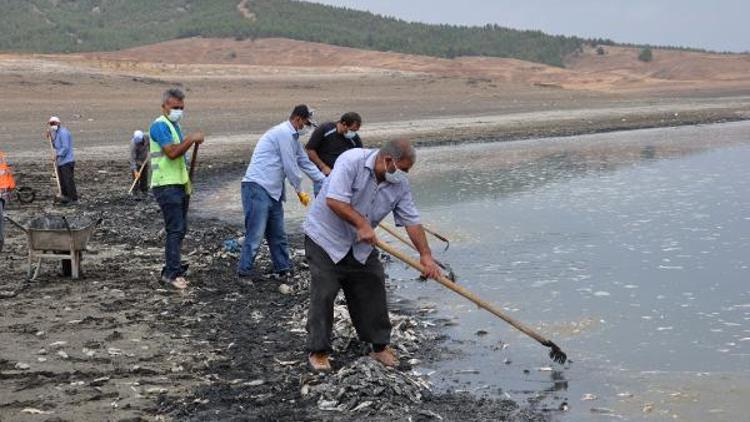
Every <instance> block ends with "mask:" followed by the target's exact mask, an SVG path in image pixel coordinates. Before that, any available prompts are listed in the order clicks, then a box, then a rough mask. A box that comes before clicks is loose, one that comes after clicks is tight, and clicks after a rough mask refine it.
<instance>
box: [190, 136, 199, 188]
mask: <svg viewBox="0 0 750 422" xmlns="http://www.w3.org/2000/svg"><path fill="white" fill-rule="evenodd" d="M199 146H201V145H200V144H195V146H193V156H192V157H191V158H190V182H191V183H192V182H193V176H194V175H195V165H196V163H197V162H198V147H199Z"/></svg>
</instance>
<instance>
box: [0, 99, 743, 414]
mask: <svg viewBox="0 0 750 422" xmlns="http://www.w3.org/2000/svg"><path fill="white" fill-rule="evenodd" d="M675 117H678V116H675ZM730 118H731V116H727V115H721V116H718V117H717V116H707V115H705V114H704V115H699V116H693V117H691V116H682V119H684V120H681V122H684V123H709V122H715V121H728V120H729V119H730ZM737 120H742V119H740V118H738V119H737ZM621 123H623V124H624V123H627V122H621ZM671 123H672V125H675V124H677V122H671ZM628 124H633V125H637V126H638V127H641V126H644V121H633V122H631V123H628ZM587 128H589V129H592V130H595V131H597V132H602V131H611V130H617V129H620V128H622V126H616V125H615V124H614V123H612V122H610V125H609V126H607V125H599V126H595V127H593V126H590V125H589V126H587ZM580 130H581V128H580V127H575V126H574V125H567V126H566V125H562V126H558V127H556V128H553V129H548V128H545V127H543V126H539V127H536V128H535V129H533V130H530V129H529V128H526V129H525V131H524V132H522V133H505V134H502V135H500V136H497V134H495V136H492V137H491V138H489V137H488V138H481V137H476V136H475V135H476V134H472V138H471V140H477V141H481V140H484V141H487V140H518V139H522V138H527V137H528V138H531V137H536V136H564V135H573V134H578V133H581V132H580ZM456 139H459V138H455V137H453V136H451V135H450V134H446V135H445V136H444V137H443V138H442V139H437V140H436V141H433V142H429V145H436V144H438V143H441V142H442V143H444V144H445V143H455V142H456ZM416 141H417V142H418V143H419V142H420V141H419V138H418V137H417V139H416ZM207 145H210V144H207ZM242 148H243V149H247V146H246V145H245V146H243V147H242ZM206 150H209V148H205V149H202V150H201V153H203V152H204V151H206ZM206 152H209V151H206ZM244 155H245V154H237V153H236V151H233V148H221V150H220V151H213V152H211V153H208V154H203V155H202V157H203V158H204V161H203V162H202V163H201V165H200V166H199V169H198V177H199V179H200V181H199V182H198V189H199V190H210V189H211V181H212V180H215V179H223V178H226V177H227V175H228V174H231V175H233V176H236V175H239V174H241V172H242V171H243V170H244V167H245V166H246V165H247V158H246V157H245V156H244ZM81 156H82V158H80V159H79V161H78V165H77V177H78V185H79V191H80V193H81V196H82V198H83V199H82V202H81V204H80V205H79V206H77V207H75V208H72V207H71V208H58V207H53V206H52V205H51V203H52V192H53V184H54V182H53V180H52V179H51V177H50V175H49V174H48V169H47V165H46V164H47V163H46V162H41V163H40V162H38V160H31V159H27V158H22V159H20V160H15V164H16V167H17V172H18V173H19V177H18V182H19V185H20V186H33V187H34V188H35V189H36V190H37V198H36V200H35V202H34V203H32V204H29V205H21V204H11V206H10V207H9V209H8V213H9V214H10V215H11V216H13V217H14V218H16V219H19V220H21V221H26V220H28V219H30V218H31V217H32V216H34V215H38V214H40V213H46V212H49V213H55V214H71V215H72V214H79V213H83V214H86V215H89V216H92V217H97V218H98V217H101V218H102V219H103V222H102V224H101V226H100V227H99V230H98V231H97V232H96V234H95V236H94V238H93V240H92V243H91V245H90V250H91V251H90V253H87V254H86V256H85V258H84V267H83V271H84V278H82V279H80V280H75V281H71V280H68V279H64V278H61V277H59V276H58V275H56V271H57V266H55V265H54V264H52V263H47V264H44V266H43V269H42V272H41V275H40V277H39V278H38V279H37V280H35V281H33V282H27V281H25V271H26V245H25V243H26V239H25V236H24V235H23V233H22V232H20V230H18V229H16V228H14V227H8V228H7V229H6V231H7V233H6V247H5V249H4V251H3V253H2V255H0V274H2V277H0V314H1V315H2V316H3V318H2V320H1V321H2V322H1V323H0V338H2V340H3V341H2V342H0V379H2V380H3V383H2V385H1V386H0V397H2V398H3V399H2V400H0V419H2V420H22V421H25V420H102V419H110V420H131V421H134V420H163V419H167V420H169V419H171V420H241V419H258V420H267V419H282V420H290V419H291V420H351V419H356V418H361V417H367V418H368V419H374V420H394V419H397V420H407V419H409V418H411V419H412V420H439V418H441V417H442V418H444V419H446V420H456V419H467V417H468V418H469V419H471V420H498V419H510V420H524V421H526V420H531V421H534V420H548V419H550V418H554V416H555V415H556V414H557V413H558V412H559V410H558V409H557V408H553V409H550V408H538V407H537V406H535V404H534V403H533V402H529V403H517V402H514V401H511V400H498V399H494V398H488V397H471V396H468V395H466V394H451V393H448V394H439V395H437V394H434V393H432V392H430V391H429V390H428V389H424V390H423V389H420V387H419V383H420V382H421V381H420V380H421V378H420V377H419V376H418V375H416V374H415V373H413V372H412V371H411V370H412V368H411V366H412V365H411V364H409V361H411V362H414V363H416V362H418V361H421V362H431V361H435V360H438V359H444V358H449V356H450V351H448V350H446V349H445V345H444V344H443V343H442V342H441V341H442V339H443V338H442V334H441V332H440V331H439V329H436V328H434V327H431V326H430V325H431V323H430V321H431V320H430V314H431V310H430V309H429V308H428V307H424V306H423V305H422V304H418V303H417V304H402V303H399V302H400V300H399V299H398V298H397V297H396V296H392V298H391V299H392V301H393V302H394V303H393V310H394V318H395V319H396V320H398V321H401V322H402V324H400V328H399V329H405V330H410V331H408V332H409V335H408V336H405V335H404V334H403V332H396V336H395V337H396V341H395V344H397V345H398V344H399V342H402V341H403V342H404V344H403V346H404V347H403V349H402V358H403V359H402V361H403V362H404V365H402V367H401V368H400V370H399V371H395V372H394V373H393V374H380V376H377V374H376V376H372V378H370V379H368V378H367V376H366V375H365V374H361V373H356V372H354V373H353V374H352V375H350V376H348V378H346V377H344V378H341V379H338V378H335V377H334V376H328V377H329V378H325V377H320V376H315V375H313V374H310V373H309V372H308V370H307V367H306V362H305V354H304V352H303V349H304V347H303V345H304V333H303V330H302V331H301V329H302V328H303V325H302V324H301V321H302V318H303V316H304V309H305V300H306V294H305V293H306V286H307V284H306V283H307V282H308V277H309V273H308V272H307V271H306V270H305V268H304V260H303V256H302V252H301V249H302V247H301V244H302V243H301V238H300V235H299V234H294V235H293V236H292V239H291V240H292V249H293V251H294V252H295V254H294V260H295V264H296V266H297V268H298V269H299V271H298V272H297V278H295V279H294V280H293V281H291V282H290V283H289V285H288V287H289V289H280V285H279V282H278V281H272V280H260V281H259V282H257V283H255V285H254V286H253V287H246V286H242V285H240V284H238V283H237V282H236V280H235V276H234V270H235V267H236V260H237V253H236V252H232V251H227V250H225V247H224V241H225V240H227V239H233V238H237V237H239V236H240V235H241V234H242V233H241V230H240V229H239V227H238V226H237V225H232V224H227V223H225V222H221V221H219V220H217V219H205V218H200V217H199V216H198V214H199V213H198V212H193V213H192V214H191V215H192V218H191V226H190V228H189V233H188V236H187V238H186V241H185V246H184V259H185V260H187V261H188V262H189V263H190V264H191V271H192V275H191V277H190V279H191V280H192V283H193V288H192V289H191V291H190V293H189V294H188V295H185V296H181V295H178V294H175V293H174V292H171V291H167V290H164V289H163V288H162V287H161V286H159V285H158V284H157V283H156V276H157V275H158V272H159V269H160V267H161V260H162V247H163V239H162V238H161V237H160V230H161V228H162V222H161V215H160V213H159V210H158V206H157V205H156V204H155V202H154V201H153V200H152V199H150V197H147V198H146V199H143V200H135V199H133V198H131V197H129V196H127V195H126V191H127V187H128V186H129V180H128V174H129V172H128V169H127V165H126V164H125V163H124V162H123V160H117V161H115V160H111V159H104V158H101V157H100V156H98V155H97V154H86V153H84V154H81ZM268 261H269V258H268V255H267V251H266V250H262V252H261V256H260V257H259V262H260V265H261V268H263V267H264V266H265V267H268V265H269V262H268ZM282 290H283V292H282ZM345 320H346V318H343V319H342V320H341V321H345ZM341 329H342V331H341V332H339V333H338V334H339V336H337V338H338V339H339V341H340V343H341V344H342V345H341V347H340V349H339V352H338V353H337V354H336V361H335V363H334V365H335V368H336V369H337V370H338V371H339V372H337V373H341V371H343V372H346V371H353V370H354V369H355V368H359V367H361V366H362V365H361V362H358V359H359V358H360V357H361V356H362V355H363V354H364V353H365V351H366V350H365V347H364V345H362V344H359V342H358V341H356V339H354V338H352V333H351V331H350V327H348V328H347V326H346V324H343V325H342V327H341ZM347 329H349V331H347ZM347 333H348V334H347ZM347 335H348V337H347ZM414 335H416V338H415V339H411V336H414ZM406 338H409V340H408V341H406V340H404V339H406ZM404 349H405V350H404ZM413 359H416V360H413ZM387 376H394V377H396V378H395V379H396V381H398V382H400V383H402V384H398V383H396V382H394V381H393V380H390V381H388V382H386V381H385V380H386V377H387ZM352 380H356V382H354V381H352ZM346 383H349V384H346ZM389 385H399V386H400V387H399V389H398V391H394V390H389V389H388V386H389ZM381 388H382V391H381ZM342 389H343V391H344V392H343V393H340V391H342ZM372 391H376V392H379V393H378V395H374V396H373V394H372ZM409 392H411V394H412V395H411V396H410V395H409V394H410V393H409ZM417 393H418V395H419V399H418V400H417V401H416V402H415V401H414V397H415V394H417ZM566 401H567V397H566V396H565V391H564V390H563V391H559V392H555V393H554V400H553V402H554V403H556V404H559V405H560V406H561V407H562V406H563V405H564V404H565V403H566ZM468 415H470V416H468Z"/></svg>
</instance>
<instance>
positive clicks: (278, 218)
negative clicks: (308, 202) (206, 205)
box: [237, 182, 292, 276]
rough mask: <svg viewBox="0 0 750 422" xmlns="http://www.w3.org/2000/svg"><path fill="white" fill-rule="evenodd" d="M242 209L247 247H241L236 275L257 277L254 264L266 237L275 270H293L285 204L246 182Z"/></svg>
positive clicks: (243, 188) (243, 185) (258, 186)
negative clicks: (285, 221) (286, 228)
mask: <svg viewBox="0 0 750 422" xmlns="http://www.w3.org/2000/svg"><path fill="white" fill-rule="evenodd" d="M242 209H243V210H244V211H245V244H244V245H242V253H241V255H240V263H239V267H238V268H237V272H238V273H239V274H240V275H250V276H252V275H255V270H254V268H253V264H254V262H255V257H256V255H258V248H259V247H260V242H261V241H262V240H263V238H264V237H265V239H266V241H267V242H268V248H269V249H270V250H271V261H272V262H273V269H274V271H275V272H283V271H289V270H291V269H292V262H291V260H290V259H289V243H288V242H287V239H286V232H285V231H284V206H283V204H282V202H281V201H277V200H275V199H273V198H271V197H270V196H269V195H268V192H266V190H265V189H263V188H262V187H261V186H260V185H258V184H256V183H252V182H243V183H242Z"/></svg>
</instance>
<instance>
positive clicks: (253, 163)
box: [242, 121, 326, 201]
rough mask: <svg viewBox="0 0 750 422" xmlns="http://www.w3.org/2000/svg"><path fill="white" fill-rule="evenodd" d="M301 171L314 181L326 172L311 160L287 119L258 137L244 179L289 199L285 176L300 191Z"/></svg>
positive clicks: (280, 199) (276, 195) (282, 199)
mask: <svg viewBox="0 0 750 422" xmlns="http://www.w3.org/2000/svg"><path fill="white" fill-rule="evenodd" d="M302 172H305V174H307V176H308V177H309V178H310V179H312V180H313V181H314V182H322V181H323V180H325V178H326V176H325V175H324V174H323V173H321V172H320V170H319V169H318V167H317V166H315V164H313V163H312V162H311V161H310V158H308V156H307V153H306V152H305V150H304V149H303V148H302V144H301V143H300V142H299V134H298V133H297V130H296V129H295V128H294V126H292V124H291V122H289V121H286V122H283V123H281V124H279V125H276V126H274V127H273V128H271V129H270V130H269V131H268V132H266V133H265V134H264V135H263V136H262V137H261V138H260V140H259V141H258V144H257V145H256V146H255V151H253V158H252V159H251V160H250V165H249V166H247V171H246V172H245V177H243V178H242V182H243V183H245V182H253V183H257V184H258V185H260V186H261V187H262V188H263V189H265V190H266V192H268V195H270V196H271V198H273V199H275V200H277V201H284V200H286V195H285V189H284V180H285V179H288V180H289V183H290V184H291V185H292V186H293V187H294V190H296V191H297V192H299V191H301V190H302Z"/></svg>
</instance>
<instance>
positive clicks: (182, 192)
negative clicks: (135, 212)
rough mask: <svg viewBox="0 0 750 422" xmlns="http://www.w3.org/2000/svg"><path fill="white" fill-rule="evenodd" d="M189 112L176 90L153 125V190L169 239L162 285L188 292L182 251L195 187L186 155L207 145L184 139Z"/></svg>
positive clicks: (194, 138) (200, 137)
mask: <svg viewBox="0 0 750 422" xmlns="http://www.w3.org/2000/svg"><path fill="white" fill-rule="evenodd" d="M184 108H185V94H184V93H183V92H182V91H181V90H179V89H176V88H173V89H169V90H167V91H166V92H164V95H163V96H162V106H161V109H162V115H161V116H159V117H158V118H157V119H156V120H154V122H153V123H152V124H151V128H150V130H149V133H150V137H151V142H150V153H151V190H152V191H153V192H154V197H155V198H156V201H157V202H158V203H159V207H160V208H161V212H162V214H163V216H164V226H165V231H166V233H167V239H166V243H165V246H164V255H165V261H166V262H165V265H164V268H163V269H162V272H161V281H162V282H163V283H165V284H167V285H170V286H172V287H174V288H176V289H179V290H183V289H186V288H187V285H188V282H187V280H186V279H185V277H184V275H185V268H184V267H183V266H182V264H181V261H180V248H181V247H182V240H183V239H184V237H185V233H186V232H187V209H188V203H189V201H190V194H191V193H192V184H191V182H190V178H189V176H188V171H187V168H186V165H185V154H186V153H187V152H188V151H189V150H190V147H192V146H193V145H200V144H202V143H203V140H204V135H203V133H201V132H196V133H192V134H189V135H187V136H183V135H182V129H181V128H180V124H179V122H180V120H181V119H182V113H183V110H184Z"/></svg>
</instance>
